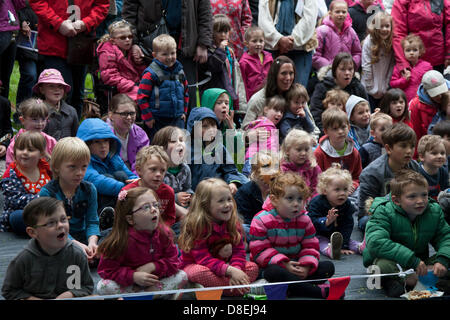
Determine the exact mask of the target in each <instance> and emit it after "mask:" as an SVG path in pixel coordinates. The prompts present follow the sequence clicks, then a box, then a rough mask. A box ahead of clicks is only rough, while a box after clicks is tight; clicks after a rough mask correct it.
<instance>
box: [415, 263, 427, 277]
mask: <svg viewBox="0 0 450 320" xmlns="http://www.w3.org/2000/svg"><path fill="white" fill-rule="evenodd" d="M416 273H417V275H418V276H424V275H426V274H427V273H428V269H427V265H426V264H425V262H423V261H422V260H421V261H420V263H419V265H418V266H417V268H416Z"/></svg>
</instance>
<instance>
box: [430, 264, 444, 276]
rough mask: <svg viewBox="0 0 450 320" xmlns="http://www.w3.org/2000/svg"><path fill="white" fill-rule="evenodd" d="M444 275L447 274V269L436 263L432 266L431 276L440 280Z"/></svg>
mask: <svg viewBox="0 0 450 320" xmlns="http://www.w3.org/2000/svg"><path fill="white" fill-rule="evenodd" d="M446 273H447V268H446V267H445V266H444V265H443V264H441V263H439V262H436V263H435V264H434V265H433V274H434V275H435V276H436V277H439V278H441V277H443V276H445V274H446Z"/></svg>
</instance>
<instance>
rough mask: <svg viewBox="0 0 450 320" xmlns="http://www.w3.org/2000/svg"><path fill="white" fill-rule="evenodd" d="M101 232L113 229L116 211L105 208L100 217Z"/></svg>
mask: <svg viewBox="0 0 450 320" xmlns="http://www.w3.org/2000/svg"><path fill="white" fill-rule="evenodd" d="M98 222H99V227H100V231H103V230H106V229H109V228H112V226H113V224H114V209H113V208H111V207H105V208H103V210H102V211H101V212H100V214H99V215H98Z"/></svg>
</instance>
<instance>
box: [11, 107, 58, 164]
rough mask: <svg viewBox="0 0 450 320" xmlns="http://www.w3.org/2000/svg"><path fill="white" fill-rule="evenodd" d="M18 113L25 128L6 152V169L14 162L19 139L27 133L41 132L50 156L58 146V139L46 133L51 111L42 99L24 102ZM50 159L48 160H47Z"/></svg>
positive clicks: (12, 141) (15, 136)
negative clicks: (15, 148)
mask: <svg viewBox="0 0 450 320" xmlns="http://www.w3.org/2000/svg"><path fill="white" fill-rule="evenodd" d="M18 113H19V120H20V122H21V124H22V127H23V128H21V129H20V130H19V132H17V133H16V134H15V135H14V136H13V137H12V139H11V141H10V143H9V146H8V149H7V150H6V164H5V166H6V168H8V166H9V164H10V163H11V162H12V161H14V144H15V141H16V139H17V137H19V136H20V135H21V134H22V133H24V132H26V131H35V132H39V133H40V134H41V135H42V136H43V137H44V138H45V142H46V143H45V145H46V151H47V154H48V155H51V154H52V150H53V147H54V146H55V145H56V139H55V138H53V137H52V136H50V135H48V134H46V133H45V132H44V128H45V126H46V124H47V121H48V114H49V109H48V106H47V105H46V104H45V103H44V102H43V101H42V100H41V99H35V98H30V99H27V100H25V101H22V102H21V103H20V105H19V108H18ZM49 159H50V158H47V160H49Z"/></svg>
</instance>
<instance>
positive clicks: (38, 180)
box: [0, 131, 51, 235]
mask: <svg viewBox="0 0 450 320" xmlns="http://www.w3.org/2000/svg"><path fill="white" fill-rule="evenodd" d="M45 146H46V142H45V138H44V137H43V136H42V135H41V134H40V133H39V132H35V131H25V132H24V133H22V134H21V135H19V137H17V138H16V141H15V144H14V159H15V160H14V161H13V162H11V163H10V164H9V166H8V167H7V168H6V171H5V173H4V174H3V177H2V180H1V182H0V190H1V191H2V192H3V195H4V198H5V204H4V208H3V214H1V215H0V231H13V232H15V233H17V234H21V235H25V234H26V233H25V229H26V226H25V225H24V223H23V218H22V212H23V209H24V207H25V206H26V205H27V204H28V202H30V201H31V200H33V199H34V198H36V197H38V193H39V191H40V190H41V188H42V187H43V186H44V185H46V184H47V183H48V182H49V181H50V180H51V171H50V166H49V165H48V163H47V161H46V160H45V157H46V156H48V155H47V154H46V148H45Z"/></svg>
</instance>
